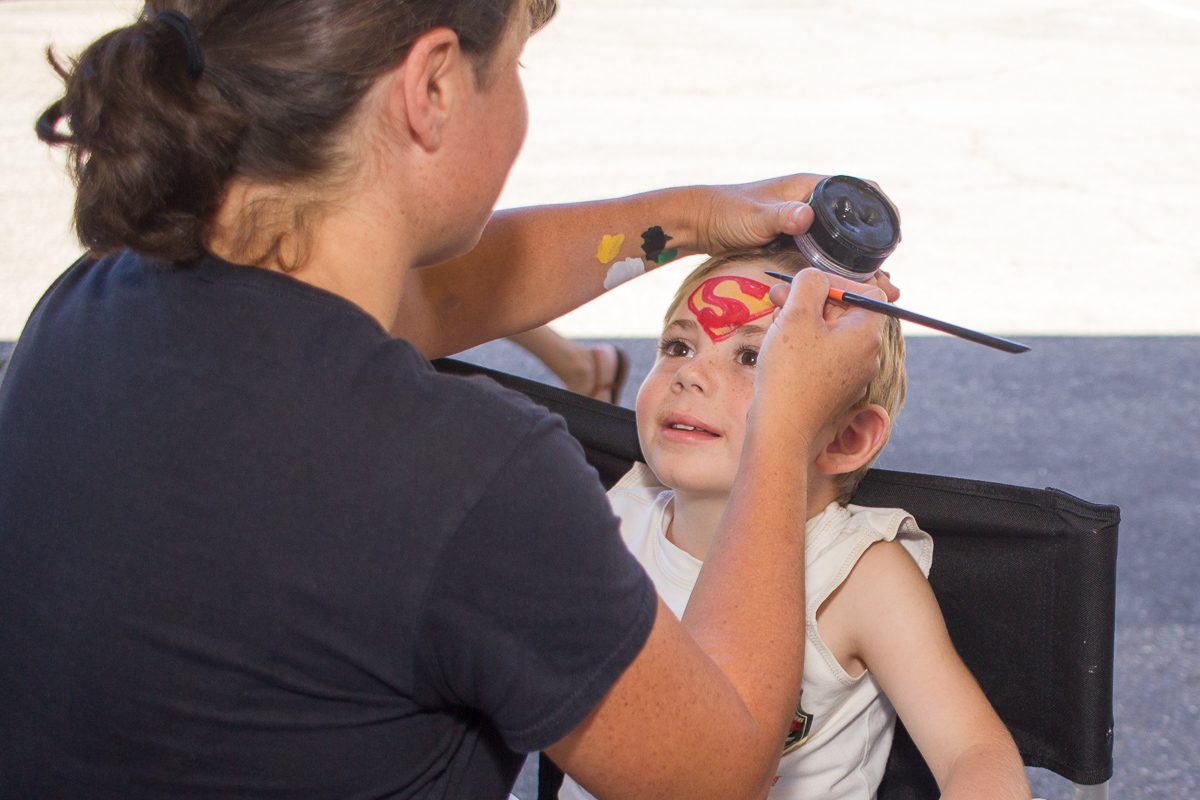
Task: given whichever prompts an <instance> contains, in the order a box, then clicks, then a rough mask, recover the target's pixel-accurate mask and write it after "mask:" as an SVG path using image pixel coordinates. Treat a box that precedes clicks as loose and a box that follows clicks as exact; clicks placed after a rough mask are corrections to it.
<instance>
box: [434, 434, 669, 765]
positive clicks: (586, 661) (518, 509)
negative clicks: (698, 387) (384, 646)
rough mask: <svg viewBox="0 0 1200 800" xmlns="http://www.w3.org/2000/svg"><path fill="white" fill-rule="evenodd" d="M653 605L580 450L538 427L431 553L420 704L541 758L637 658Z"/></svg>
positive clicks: (563, 437) (649, 588) (652, 596)
mask: <svg viewBox="0 0 1200 800" xmlns="http://www.w3.org/2000/svg"><path fill="white" fill-rule="evenodd" d="M656 605H657V598H656V595H655V592H654V587H653V584H652V583H651V582H650V579H649V578H648V577H647V576H646V573H645V571H644V570H642V568H641V566H640V565H639V564H638V563H637V561H636V560H635V559H634V558H633V557H632V556H631V555H630V553H629V552H628V550H627V549H626V548H625V546H624V544H623V543H622V541H621V538H620V535H619V533H618V521H617V518H616V517H615V516H614V515H613V513H612V510H611V509H610V507H609V504H608V502H607V499H606V498H605V495H604V490H603V487H602V486H601V484H600V480H599V478H598V477H597V475H596V473H595V471H594V470H593V469H592V468H591V466H589V465H588V464H587V462H586V460H585V459H584V456H583V451H582V449H581V448H580V447H579V445H578V443H577V442H576V441H575V440H574V439H572V438H571V437H570V435H569V434H568V433H567V432H566V428H565V425H564V424H563V423H562V420H561V419H560V418H557V417H550V416H547V417H544V418H543V419H541V420H540V421H538V422H537V423H535V424H534V426H533V428H532V429H531V431H530V433H529V434H528V435H527V436H526V437H525V438H524V440H523V441H522V442H521V443H520V444H519V445H518V446H517V447H516V448H515V450H514V451H513V453H512V454H511V456H510V457H509V458H508V459H507V461H506V462H505V463H504V464H503V465H502V466H501V467H500V469H499V470H498V471H497V472H496V474H495V475H494V477H493V479H492V481H491V482H490V484H489V485H488V486H487V487H486V488H485V489H484V490H483V492H482V494H481V495H480V497H479V500H478V501H477V502H476V503H474V505H473V506H472V508H471V510H470V512H469V513H468V515H467V517H466V518H465V519H464V521H463V524H462V525H461V526H460V528H459V530H458V531H457V532H456V533H455V535H454V536H453V537H452V539H451V540H450V541H449V543H448V545H447V547H446V549H445V551H444V552H443V554H442V555H441V558H440V560H439V562H438V565H437V568H436V569H435V571H434V574H433V576H432V581H431V583H430V587H429V591H428V593H427V595H426V600H425V604H424V609H423V617H422V620H421V625H420V628H419V631H420V636H419V642H420V645H419V646H418V648H417V651H416V659H417V661H416V665H415V666H416V673H415V674H416V676H417V678H418V687H419V688H421V689H423V690H424V691H425V692H427V693H428V696H426V697H418V701H422V702H427V703H431V704H439V705H448V706H457V707H462V708H464V709H469V710H472V711H474V712H476V713H480V714H482V715H484V716H486V717H487V718H488V719H489V720H490V721H491V723H492V724H493V725H494V726H495V727H496V729H497V730H498V731H499V732H500V735H501V736H502V737H503V738H504V740H505V742H506V744H507V745H508V746H509V747H511V748H512V749H513V750H516V751H518V752H532V751H534V750H539V749H542V748H544V747H546V746H548V745H550V744H552V743H554V742H556V741H558V740H559V739H561V738H562V737H563V736H564V735H566V734H567V733H569V732H570V731H571V730H572V729H573V728H575V727H576V726H577V725H578V724H579V723H580V722H582V721H583V719H584V718H585V717H586V716H587V715H588V714H589V713H590V712H591V710H592V709H593V708H594V707H595V706H596V704H597V703H598V702H599V701H600V699H601V698H603V696H604V695H605V694H606V693H607V691H608V689H609V688H610V687H611V686H612V684H613V683H614V682H615V681H616V679H617V678H618V677H619V676H620V674H621V673H622V672H623V671H624V670H625V668H626V667H627V666H628V665H629V663H630V662H631V661H632V660H633V659H634V657H635V656H636V655H637V654H638V652H639V651H640V650H641V648H642V645H643V644H644V643H645V641H646V638H647V637H648V635H649V633H650V629H651V627H652V626H653V623H654V613H655V608H656Z"/></svg>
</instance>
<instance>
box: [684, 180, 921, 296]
mask: <svg viewBox="0 0 1200 800" xmlns="http://www.w3.org/2000/svg"><path fill="white" fill-rule="evenodd" d="M824 177H826V176H824V175H812V174H809V173H800V174H796V175H785V176H783V177H781V178H769V179H767V180H764V181H756V182H754V183H739V184H731V185H727V186H706V187H704V200H703V202H702V203H701V205H700V210H699V213H698V215H697V220H696V228H695V231H696V251H697V252H700V253H708V254H710V255H715V254H717V253H722V252H724V251H726V250H736V249H739V248H743V247H759V246H762V245H766V244H769V243H770V242H771V241H772V240H774V239H775V237H777V236H779V235H780V234H788V235H790V236H798V235H800V234H802V233H804V232H805V231H807V230H808V228H809V226H810V225H812V223H813V212H812V209H811V208H809V207H808V204H807V203H806V202H804V201H805V199H806V198H808V196H809V195H811V194H812V190H813V187H815V186H816V185H817V183H819V182H820V181H821V179H823V178H824ZM867 283H869V284H871V285H872V286H878V287H879V288H880V289H881V290H883V293H884V295H885V296H886V297H887V299H888V302H891V303H894V302H896V300H897V299H898V298H899V297H900V290H899V289H898V288H896V286H895V285H894V284H893V283H892V281H891V278H890V276H889V275H888V273H886V272H884V271H883V270H879V271H877V272H876V273H875V275H874V277H872V278H871V280H869V281H867Z"/></svg>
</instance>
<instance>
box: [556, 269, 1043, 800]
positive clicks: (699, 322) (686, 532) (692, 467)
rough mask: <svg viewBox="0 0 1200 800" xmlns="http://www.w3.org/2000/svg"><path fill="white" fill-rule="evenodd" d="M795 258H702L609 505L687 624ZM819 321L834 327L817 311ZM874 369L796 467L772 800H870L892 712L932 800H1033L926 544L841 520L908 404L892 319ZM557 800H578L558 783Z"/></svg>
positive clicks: (898, 514)
mask: <svg viewBox="0 0 1200 800" xmlns="http://www.w3.org/2000/svg"><path fill="white" fill-rule="evenodd" d="M806 266H808V264H807V263H806V262H805V261H804V259H803V257H802V256H801V255H800V254H799V253H794V252H768V251H762V250H756V251H744V252H739V253H734V254H729V255H726V256H723V257H719V258H713V259H710V260H708V261H707V262H705V263H704V264H702V265H701V266H700V267H699V268H698V269H696V271H694V272H693V273H692V274H691V275H690V276H689V277H688V278H687V279H686V280H685V281H684V282H683V284H682V285H681V287H680V289H679V291H678V292H677V293H676V296H675V299H674V301H673V302H672V304H671V307H670V308H669V310H668V311H667V315H666V324H665V328H664V331H663V336H662V341H661V342H660V344H659V348H658V358H657V360H656V361H655V364H654V367H653V369H652V370H651V371H650V374H649V375H648V376H647V377H646V380H645V382H644V383H643V384H642V387H641V389H640V390H639V392H638V396H637V406H636V410H637V427H638V438H639V440H640V442H641V446H642V452H643V453H644V455H645V457H646V464H637V465H635V467H634V468H633V469H632V470H631V471H630V472H629V473H628V474H627V475H625V477H623V478H622V479H621V480H620V481H619V482H618V483H617V484H616V486H614V487H613V489H612V490H611V491H610V492H609V497H610V500H611V501H612V504H613V509H614V511H615V512H616V513H617V515H618V516H619V517H621V521H622V522H621V535H622V536H623V537H624V539H625V542H626V544H627V545H628V546H629V548H630V549H631V550H632V551H633V553H634V554H635V555H636V556H637V557H638V559H639V560H640V561H641V563H642V565H643V566H644V567H645V568H646V570H647V572H649V574H650V576H651V577H652V578H653V580H654V583H655V585H656V587H657V589H658V592H659V594H660V596H661V597H662V598H663V600H664V601H665V602H666V604H667V606H668V607H669V608H670V609H671V610H672V611H673V612H674V613H675V614H677V615H679V616H681V617H682V616H683V614H684V613H685V608H686V606H687V601H688V597H689V596H690V594H691V591H692V587H693V586H694V584H695V582H696V579H697V577H698V575H699V572H700V567H701V564H702V562H703V561H704V558H705V555H706V553H707V551H708V547H709V544H710V542H711V540H712V537H713V535H714V532H715V531H716V528H717V524H718V522H719V520H720V518H721V515H722V513H723V512H724V509H725V505H726V502H727V500H728V498H729V492H730V489H731V487H732V485H733V481H734V476H735V475H736V473H737V467H738V461H739V458H740V455H741V449H742V442H743V438H744V434H745V430H746V424H747V421H746V415H747V410H748V409H749V406H750V399H751V395H752V393H753V386H754V371H755V363H756V359H757V357H758V350H759V345H760V343H761V342H762V339H763V336H764V334H765V332H766V329H767V327H768V326H769V325H770V324H771V321H772V318H773V317H772V312H773V311H774V306H773V305H772V304H771V301H770V299H769V298H768V297H767V292H768V290H769V288H770V285H771V284H773V283H776V282H777V281H775V280H774V279H772V278H770V277H769V276H767V275H765V274H764V271H765V270H773V271H781V272H788V273H795V272H797V271H799V270H800V269H801V268H803V267H806ZM827 313H831V314H832V313H838V311H837V309H836V308H834V307H830V308H829V309H828V310H827ZM879 358H880V370H879V374H878V375H877V377H876V378H875V380H874V381H872V382H871V384H870V385H869V386H868V388H867V391H866V393H865V394H864V396H863V397H862V398H861V399H860V400H859V401H858V402H857V403H855V404H854V405H853V406H852V407H850V408H846V409H844V410H843V411H842V412H841V413H839V414H837V415H836V416H835V417H834V418H832V419H830V420H829V422H828V424H827V425H826V426H825V427H824V429H823V431H822V439H821V441H820V442H818V443H817V447H816V448H814V451H815V452H818V455H817V456H816V459H815V463H814V464H813V465H812V468H811V469H810V470H809V474H810V475H811V476H813V477H811V478H810V480H809V487H808V497H809V505H808V521H807V524H806V537H807V541H806V544H805V554H806V569H805V580H806V609H807V612H806V613H807V619H806V627H807V641H806V644H805V651H804V674H803V682H802V692H801V695H800V701H799V706H798V708H797V710H796V716H795V718H794V721H793V724H792V728H791V731H790V732H789V734H788V735H787V738H786V741H785V742H784V743H783V747H782V754H783V755H782V758H781V760H780V762H779V766H778V769H777V771H776V778H775V782H774V784H773V787H772V789H771V790H770V793H769V796H770V797H771V798H818V797H819V798H823V799H824V798H872V797H874V796H875V794H876V791H877V789H878V787H879V783H880V780H881V779H882V776H883V770H884V766H885V764H886V761H887V756H888V751H889V749H890V747H891V741H892V731H893V727H894V723H895V719H896V714H897V712H899V716H900V718H901V719H903V720H904V724H905V726H906V727H907V728H908V730H909V732H910V733H911V734H912V737H913V739H914V741H915V742H916V744H917V746H918V747H919V748H920V750H921V753H922V755H923V756H924V757H925V760H926V762H927V763H928V764H929V766H930V769H931V770H932V771H933V774H934V777H935V778H936V779H937V781H938V785H939V786H940V787H941V789H942V791H943V795H942V796H943V797H944V798H951V797H962V798H1010V797H1011V798H1018V797H1019V798H1026V800H1027V799H1028V798H1029V789H1028V785H1027V782H1026V778H1025V772H1024V768H1023V766H1022V763H1021V759H1020V756H1019V754H1018V753H1017V749H1016V746H1015V745H1014V744H1013V741H1012V738H1011V736H1010V735H1009V733H1008V731H1007V729H1006V728H1005V727H1004V725H1003V723H1002V722H1001V721H1000V719H999V718H998V717H997V716H996V714H995V712H994V711H993V710H992V708H991V706H990V705H989V704H988V701H987V699H986V698H985V697H984V695H983V693H982V692H981V691H980V689H979V687H978V685H977V684H976V682H975V680H974V679H973V678H972V677H971V675H970V673H969V672H968V671H967V669H966V667H965V666H964V665H963V663H962V661H961V660H960V659H959V657H958V654H957V653H956V652H955V651H954V647H953V645H952V644H951V642H950V640H949V637H948V635H947V633H946V628H945V624H944V622H943V620H942V616H941V612H940V610H939V609H938V605H937V601H936V600H935V599H934V596H933V593H932V591H931V590H930V588H929V584H928V582H927V581H926V576H927V575H928V572H929V566H930V563H931V559H932V551H933V542H932V540H931V539H930V537H929V535H928V534H926V533H924V532H923V531H921V530H920V529H919V528H918V527H917V525H916V522H915V521H914V520H913V518H912V517H911V516H910V515H908V514H907V513H906V512H904V511H903V510H901V509H895V508H890V509H889V508H864V507H861V506H855V505H849V504H848V502H849V499H850V495H851V493H852V492H853V491H854V488H855V486H856V485H857V484H858V482H859V480H860V479H861V478H862V476H863V475H864V474H865V473H866V471H867V469H868V467H869V466H870V464H871V462H872V461H873V460H874V459H875V457H876V456H877V455H878V454H879V452H880V450H881V449H882V448H883V445H884V443H885V442H886V441H887V438H888V434H889V433H890V431H891V424H892V419H893V418H894V417H895V415H896V413H897V412H898V411H899V409H900V406H901V404H902V402H903V399H904V392H905V376H904V342H903V339H902V337H901V335H900V329H899V324H898V323H897V321H896V320H895V319H889V320H888V326H887V329H886V332H885V334H884V340H883V345H882V348H881V350H880V356H879ZM560 797H561V798H569V799H570V800H577V799H578V798H587V797H590V795H588V794H587V793H586V792H585V791H584V790H583V789H582V788H581V787H580V786H579V785H578V784H575V783H574V782H573V781H571V779H570V778H567V780H566V782H565V783H564V785H563V789H562V792H561V794H560Z"/></svg>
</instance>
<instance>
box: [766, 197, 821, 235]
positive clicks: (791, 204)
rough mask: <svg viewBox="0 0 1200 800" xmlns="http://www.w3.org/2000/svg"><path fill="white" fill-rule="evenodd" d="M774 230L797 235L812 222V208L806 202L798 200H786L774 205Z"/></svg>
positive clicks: (805, 229)
mask: <svg viewBox="0 0 1200 800" xmlns="http://www.w3.org/2000/svg"><path fill="white" fill-rule="evenodd" d="M774 211H775V230H776V231H777V232H778V233H787V234H791V235H792V236H799V235H800V234H802V233H804V232H805V231H807V230H808V229H809V227H810V226H811V225H812V224H813V219H814V216H813V210H812V209H811V208H809V207H808V203H801V202H800V201H798V200H788V201H786V202H783V203H778V204H777V205H776V206H775V209H774Z"/></svg>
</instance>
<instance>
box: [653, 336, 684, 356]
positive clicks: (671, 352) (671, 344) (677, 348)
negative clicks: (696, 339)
mask: <svg viewBox="0 0 1200 800" xmlns="http://www.w3.org/2000/svg"><path fill="white" fill-rule="evenodd" d="M658 352H660V353H662V354H663V355H664V356H667V357H668V358H687V357H689V356H691V354H692V348H691V346H690V345H689V344H688V343H687V342H685V341H683V340H682V339H663V340H662V341H661V342H659V343H658Z"/></svg>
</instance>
